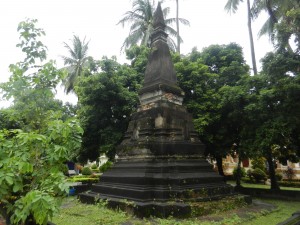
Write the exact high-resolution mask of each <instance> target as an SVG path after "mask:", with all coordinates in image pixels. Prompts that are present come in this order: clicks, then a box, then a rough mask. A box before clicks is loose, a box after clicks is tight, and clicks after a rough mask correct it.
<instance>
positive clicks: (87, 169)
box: [81, 167, 93, 175]
mask: <svg viewBox="0 0 300 225" xmlns="http://www.w3.org/2000/svg"><path fill="white" fill-rule="evenodd" d="M92 173H93V172H92V170H91V168H90V167H83V168H82V171H81V174H82V175H91V174H92Z"/></svg>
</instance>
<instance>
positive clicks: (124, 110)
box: [76, 57, 139, 162]
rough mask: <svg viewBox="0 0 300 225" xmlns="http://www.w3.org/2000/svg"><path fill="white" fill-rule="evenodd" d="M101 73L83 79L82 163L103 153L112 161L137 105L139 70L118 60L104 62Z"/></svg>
mask: <svg viewBox="0 0 300 225" xmlns="http://www.w3.org/2000/svg"><path fill="white" fill-rule="evenodd" d="M99 63H100V66H101V72H99V73H95V74H93V75H91V76H87V77H82V78H80V79H79V85H77V86H76V93H77V94H78V99H79V110H78V117H79V119H80V122H81V125H82V127H83V129H84V133H83V142H82V148H81V152H80V161H82V162H85V161H86V160H88V159H90V160H95V159H97V157H99V155H100V153H106V154H108V156H109V157H110V158H113V157H114V155H115V148H116V146H117V145H118V144H119V142H120V141H121V138H122V136H123V134H124V132H125V130H126V128H127V124H128V119H129V117H130V114H131V113H132V110H133V109H134V108H135V106H136V104H137V93H136V88H138V86H139V84H138V83H139V81H138V80H137V79H136V77H135V74H137V73H136V71H135V70H133V69H131V68H130V67H129V66H128V65H120V64H119V63H118V62H117V61H116V59H115V58H112V59H108V58H107V57H103V59H102V60H100V62H99Z"/></svg>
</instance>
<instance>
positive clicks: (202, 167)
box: [79, 156, 235, 217]
mask: <svg viewBox="0 0 300 225" xmlns="http://www.w3.org/2000/svg"><path fill="white" fill-rule="evenodd" d="M100 180H101V182H99V183H97V184H95V185H93V186H92V189H91V190H90V191H89V192H86V193H82V194H80V195H79V199H80V200H81V201H82V202H84V203H95V201H99V200H108V204H109V206H111V207H119V208H121V209H126V210H128V209H130V211H132V212H133V213H134V214H135V215H137V216H139V217H147V216H158V217H168V216H177V217H178V216H179V217H185V216H189V215H191V214H192V208H193V207H192V205H195V204H193V203H196V202H210V201H216V200H220V199H224V198H227V197H230V196H235V194H234V192H233V188H232V186H230V185H228V184H226V183H224V181H223V178H222V177H221V176H219V175H218V174H217V173H215V172H214V171H213V170H212V169H211V165H210V164H209V163H208V162H207V161H206V160H205V159H203V158H183V157H181V158H176V157H175V156H173V157H171V158H168V159H163V158H156V159H147V160H145V159H143V160H138V159H135V160H130V161H126V160H122V161H120V162H117V163H116V164H115V165H114V167H113V168H112V169H110V170H109V171H107V172H106V173H104V174H103V175H102V176H101V178H100Z"/></svg>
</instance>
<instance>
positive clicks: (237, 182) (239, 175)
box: [236, 154, 242, 188]
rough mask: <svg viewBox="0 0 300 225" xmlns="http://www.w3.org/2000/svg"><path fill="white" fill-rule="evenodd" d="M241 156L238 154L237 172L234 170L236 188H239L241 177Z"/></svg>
mask: <svg viewBox="0 0 300 225" xmlns="http://www.w3.org/2000/svg"><path fill="white" fill-rule="evenodd" d="M241 162H242V160H241V156H240V154H239V160H238V165H237V170H236V187H237V188H239V187H241V177H242V168H241Z"/></svg>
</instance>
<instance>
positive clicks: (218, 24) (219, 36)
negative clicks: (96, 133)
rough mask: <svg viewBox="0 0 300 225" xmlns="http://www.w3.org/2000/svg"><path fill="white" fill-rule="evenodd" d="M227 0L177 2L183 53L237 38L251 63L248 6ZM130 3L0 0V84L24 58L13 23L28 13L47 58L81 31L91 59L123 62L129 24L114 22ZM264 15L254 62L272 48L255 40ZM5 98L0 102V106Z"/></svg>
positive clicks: (56, 55)
mask: <svg viewBox="0 0 300 225" xmlns="http://www.w3.org/2000/svg"><path fill="white" fill-rule="evenodd" d="M226 2H227V0H179V3H180V11H179V14H180V17H183V18H185V19H188V20H189V21H190V23H191V26H190V27H183V26H181V31H180V34H181V36H182V38H183V40H184V43H183V44H182V46H181V53H182V54H187V53H189V52H190V51H191V49H192V48H193V47H197V48H198V50H201V49H202V48H203V47H207V46H209V45H211V44H228V43H230V42H236V43H238V44H239V45H241V46H242V47H243V50H244V56H245V59H246V61H247V63H248V64H249V65H250V66H251V58H250V47H249V39H248V29H247V13H246V4H245V3H243V4H241V5H240V9H239V11H238V13H236V14H232V15H230V14H227V13H226V12H225V11H224V6H225V4H226ZM165 6H170V7H171V13H170V17H175V12H176V5H175V0H166V1H165V3H164V4H163V5H162V7H165ZM131 7H132V0H0V30H1V36H0V40H1V41H0V82H4V81H7V79H8V77H9V75H10V74H9V71H8V66H9V64H11V63H16V62H17V61H20V60H22V59H23V55H22V54H21V51H20V49H18V48H16V47H15V46H16V44H17V43H18V38H19V37H18V33H17V26H18V23H19V22H20V21H23V20H24V19H25V18H26V17H27V18H32V19H38V21H39V22H38V26H39V27H41V28H43V29H44V30H45V31H46V37H45V38H44V39H43V43H44V44H45V45H46V46H47V47H48V59H55V60H56V61H57V64H58V65H59V66H61V65H62V60H61V58H60V55H66V54H67V52H66V50H65V48H64V47H63V42H70V40H71V39H72V36H73V35H74V34H75V35H79V36H80V37H81V38H84V37H86V39H87V40H90V44H89V55H91V56H93V57H94V58H95V59H101V58H102V56H108V57H111V56H113V55H115V56H116V57H117V58H118V61H119V62H121V63H122V62H125V61H126V59H125V55H124V53H122V52H120V48H121V46H122V44H123V41H124V39H125V37H126V36H127V35H128V32H129V30H128V27H125V28H123V27H122V26H121V25H116V24H117V23H118V21H119V20H120V19H121V18H122V16H123V14H124V13H125V12H126V11H128V10H130V9H131ZM264 19H265V18H263V17H262V18H261V19H260V20H258V21H256V22H255V23H254V24H253V34H254V39H255V49H256V58H257V63H258V65H259V70H260V64H259V60H260V59H261V58H262V57H263V56H264V55H265V53H266V52H268V51H271V50H272V45H271V44H270V43H269V41H268V38H266V37H264V38H260V39H258V38H257V36H256V34H257V32H258V30H259V28H260V26H261V24H262V21H264ZM59 96H60V98H62V99H63V100H64V101H66V100H69V101H71V102H74V101H75V100H74V97H72V96H63V95H62V94H61V91H60V92H59ZM3 105H4V102H3V101H2V102H0V107H1V106H3Z"/></svg>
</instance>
